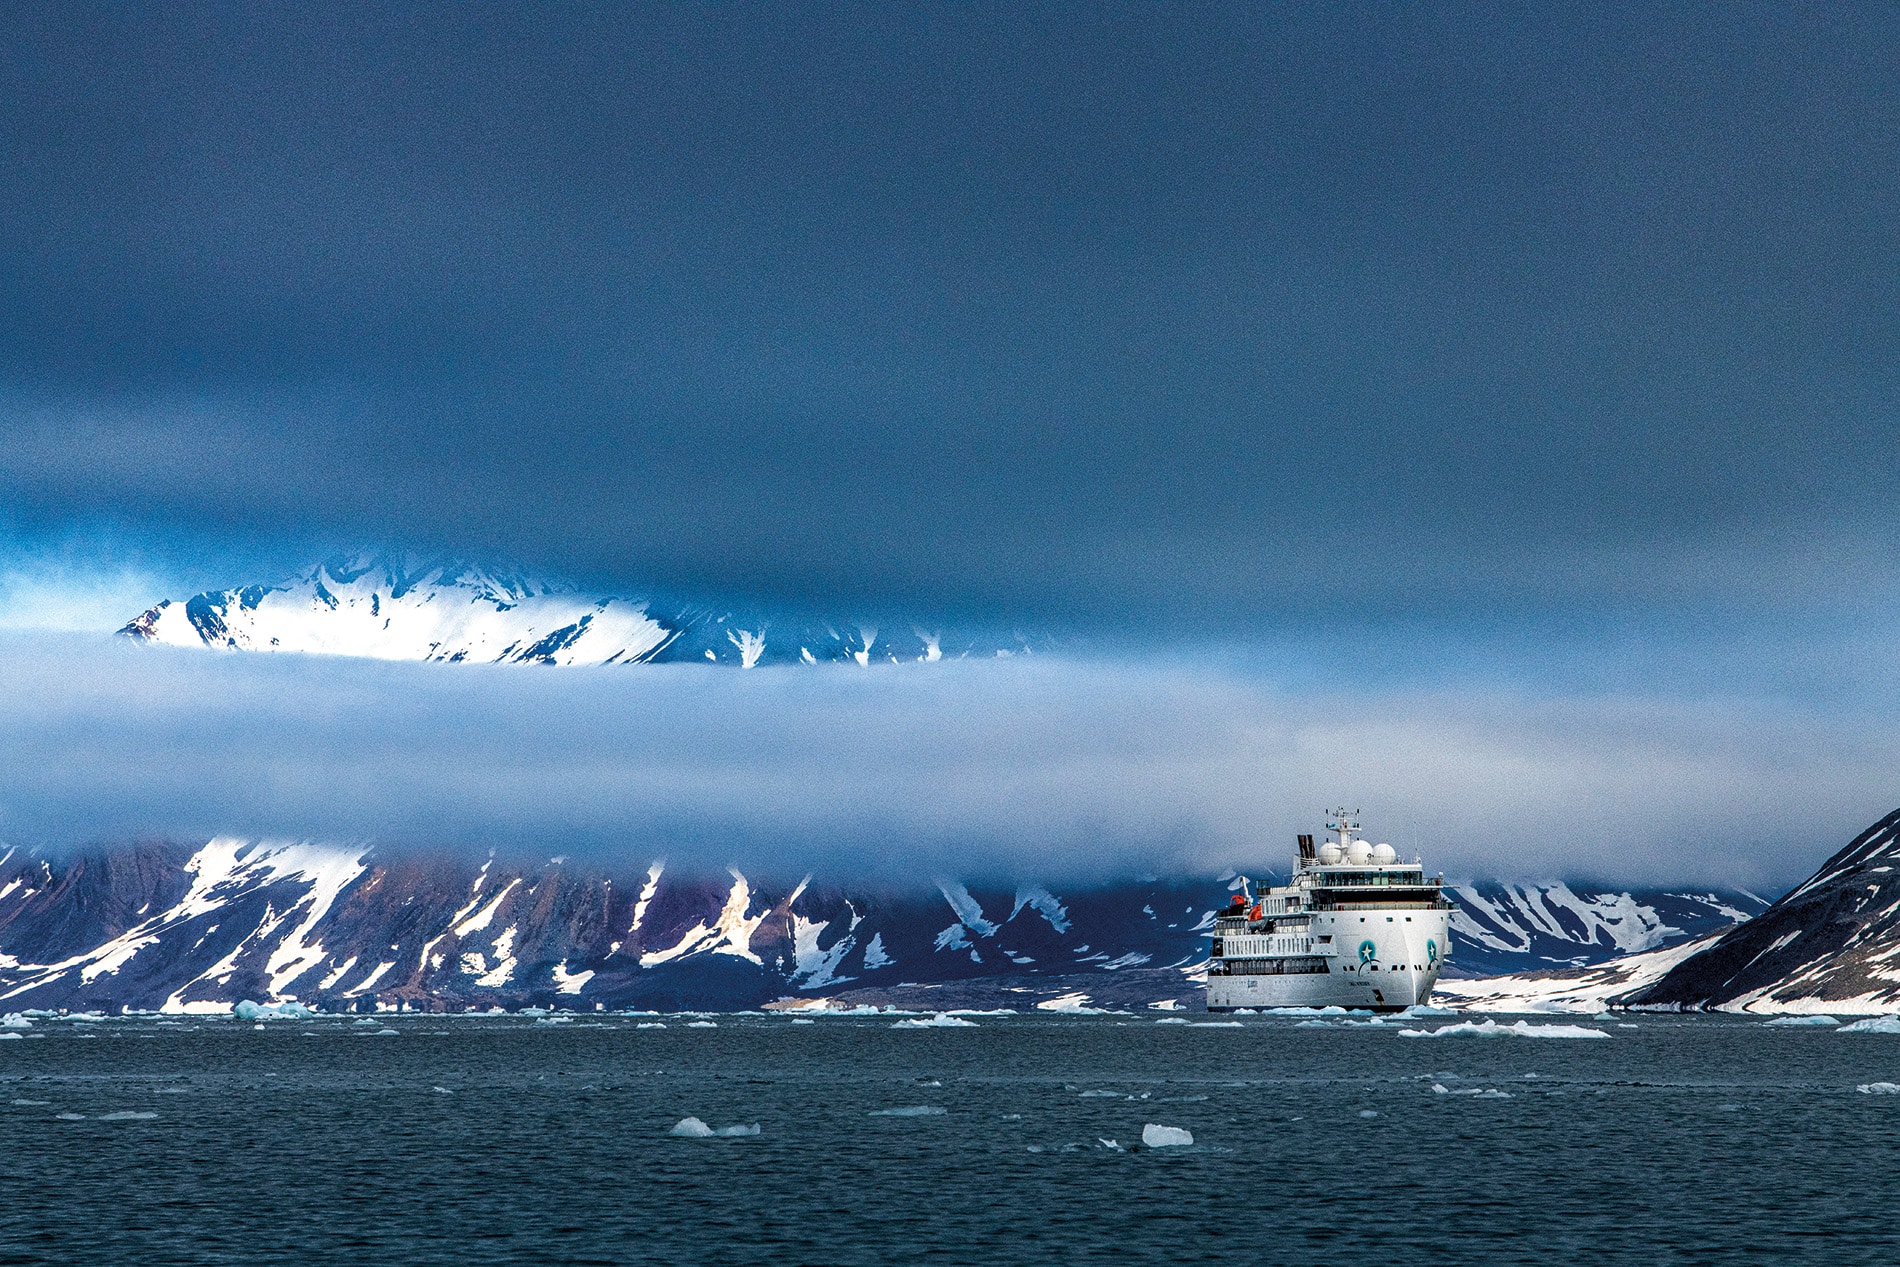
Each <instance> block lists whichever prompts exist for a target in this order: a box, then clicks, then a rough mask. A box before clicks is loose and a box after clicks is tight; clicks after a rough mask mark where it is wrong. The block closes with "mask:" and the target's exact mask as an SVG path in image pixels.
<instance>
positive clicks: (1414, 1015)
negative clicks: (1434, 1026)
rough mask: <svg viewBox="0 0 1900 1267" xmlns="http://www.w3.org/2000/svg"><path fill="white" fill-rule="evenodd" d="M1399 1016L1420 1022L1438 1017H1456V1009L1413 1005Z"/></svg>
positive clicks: (1424, 1004)
mask: <svg viewBox="0 0 1900 1267" xmlns="http://www.w3.org/2000/svg"><path fill="white" fill-rule="evenodd" d="M1399 1015H1400V1016H1403V1017H1405V1018H1407V1019H1408V1020H1420V1019H1428V1018H1431V1017H1440V1016H1457V1015H1458V1009H1457V1008H1455V1007H1435V1006H1433V1005H1432V1004H1430V1003H1414V1004H1412V1006H1410V1007H1408V1008H1406V1009H1405V1010H1404V1011H1403V1012H1400V1013H1399Z"/></svg>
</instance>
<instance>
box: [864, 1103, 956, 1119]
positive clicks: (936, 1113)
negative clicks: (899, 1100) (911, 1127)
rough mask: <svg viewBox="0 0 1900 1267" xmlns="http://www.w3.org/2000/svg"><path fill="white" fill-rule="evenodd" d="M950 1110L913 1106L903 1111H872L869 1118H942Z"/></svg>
mask: <svg viewBox="0 0 1900 1267" xmlns="http://www.w3.org/2000/svg"><path fill="white" fill-rule="evenodd" d="M948 1112H949V1110H948V1109H941V1108H938V1107H937V1106H936V1105H934V1104H913V1105H910V1106H908V1107H906V1108H901V1109H872V1110H871V1111H870V1113H868V1114H867V1115H866V1116H868V1117H942V1116H943V1115H944V1114H945V1113H948Z"/></svg>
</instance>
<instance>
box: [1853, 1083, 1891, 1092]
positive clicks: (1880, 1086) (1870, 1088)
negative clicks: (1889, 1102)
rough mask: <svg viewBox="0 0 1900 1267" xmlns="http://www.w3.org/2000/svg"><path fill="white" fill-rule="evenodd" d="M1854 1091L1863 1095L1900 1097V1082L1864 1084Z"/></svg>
mask: <svg viewBox="0 0 1900 1267" xmlns="http://www.w3.org/2000/svg"><path fill="white" fill-rule="evenodd" d="M1854 1089H1855V1090H1856V1091H1858V1092H1860V1093H1861V1094H1862V1095H1900V1082H1863V1083H1861V1084H1860V1085H1859V1086H1858V1087H1856V1088H1854Z"/></svg>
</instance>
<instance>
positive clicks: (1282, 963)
mask: <svg viewBox="0 0 1900 1267" xmlns="http://www.w3.org/2000/svg"><path fill="white" fill-rule="evenodd" d="M1336 817H1337V819H1338V821H1337V822H1331V823H1328V824H1327V826H1328V827H1330V828H1331V829H1332V830H1334V831H1337V832H1338V833H1339V840H1338V842H1337V843H1335V842H1332V841H1328V842H1327V843H1326V844H1325V845H1323V846H1320V847H1319V848H1317V849H1315V848H1314V846H1313V838H1312V837H1311V836H1301V837H1300V838H1299V843H1300V856H1299V859H1298V861H1297V863H1296V864H1295V867H1294V872H1293V877H1292V879H1291V881H1290V882H1289V883H1287V884H1285V885H1281V886H1278V887H1275V888H1270V889H1267V890H1266V891H1265V892H1262V893H1253V892H1251V891H1250V890H1249V887H1248V884H1247V881H1246V880H1245V879H1244V878H1243V879H1241V880H1240V881H1238V882H1237V884H1236V886H1235V887H1236V888H1238V889H1239V890H1240V891H1239V892H1237V893H1235V894H1234V896H1233V898H1232V901H1231V903H1230V905H1229V906H1228V907H1227V908H1226V909H1225V910H1223V911H1220V912H1218V913H1217V915H1216V917H1215V919H1214V932H1213V938H1214V941H1213V945H1212V946H1211V947H1210V950H1209V956H1208V964H1207V1010H1208V1011H1210V1012H1232V1011H1237V1010H1239V1009H1241V1008H1251V1009H1262V1008H1274V1007H1314V1008H1321V1007H1343V1008H1353V1009H1367V1010H1371V1011H1375V1012H1398V1011H1403V1010H1404V1009H1406V1008H1408V1007H1413V1006H1416V1005H1418V1004H1421V1003H1426V1002H1429V1001H1430V1000H1431V996H1432V987H1433V986H1435V985H1437V984H1438V974H1439V972H1440V971H1442V970H1443V968H1444V964H1445V959H1446V957H1447V956H1448V955H1449V954H1450V953H1451V913H1452V909H1453V908H1452V904H1451V902H1450V901H1449V900H1447V899H1446V897H1445V893H1444V880H1443V878H1442V877H1437V876H1434V877H1431V878H1429V879H1428V878H1427V877H1426V875H1425V870H1424V867H1423V866H1422V865H1421V864H1420V863H1419V862H1418V860H1417V859H1413V860H1412V861H1411V862H1400V861H1399V858H1398V854H1397V851H1396V850H1394V849H1393V848H1392V847H1391V846H1390V845H1384V844H1381V845H1373V844H1371V843H1370V842H1368V841H1365V840H1362V839H1357V838H1355V837H1354V836H1353V834H1352V833H1353V831H1354V830H1355V829H1356V828H1357V827H1358V826H1359V824H1358V823H1357V822H1354V821H1353V820H1352V818H1351V817H1350V816H1349V815H1347V814H1346V813H1345V812H1344V811H1339V812H1338V814H1337V815H1336Z"/></svg>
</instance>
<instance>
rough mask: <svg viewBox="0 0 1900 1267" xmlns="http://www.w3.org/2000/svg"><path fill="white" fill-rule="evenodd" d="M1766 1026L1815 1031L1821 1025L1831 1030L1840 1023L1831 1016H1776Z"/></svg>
mask: <svg viewBox="0 0 1900 1267" xmlns="http://www.w3.org/2000/svg"><path fill="white" fill-rule="evenodd" d="M1766 1024H1768V1025H1773V1026H1779V1027H1781V1028H1783V1029H1815V1028H1818V1027H1820V1026H1822V1025H1826V1026H1828V1027H1830V1028H1832V1027H1833V1026H1836V1025H1839V1024H1840V1021H1839V1019H1837V1018H1836V1017H1832V1016H1777V1017H1776V1018H1775V1019H1774V1020H1772V1021H1768V1022H1766Z"/></svg>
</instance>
